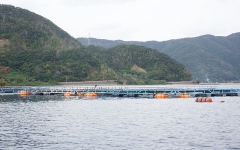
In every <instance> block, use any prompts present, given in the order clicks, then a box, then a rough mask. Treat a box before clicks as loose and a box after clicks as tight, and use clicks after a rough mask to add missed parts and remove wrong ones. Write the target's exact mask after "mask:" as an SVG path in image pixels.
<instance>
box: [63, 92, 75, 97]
mask: <svg viewBox="0 0 240 150" xmlns="http://www.w3.org/2000/svg"><path fill="white" fill-rule="evenodd" d="M64 96H73V94H72V93H70V92H66V93H64Z"/></svg>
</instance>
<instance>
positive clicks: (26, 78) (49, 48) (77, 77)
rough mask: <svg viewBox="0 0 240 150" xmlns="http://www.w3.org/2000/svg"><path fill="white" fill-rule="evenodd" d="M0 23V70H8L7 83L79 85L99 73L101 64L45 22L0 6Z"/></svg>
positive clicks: (76, 42)
mask: <svg viewBox="0 0 240 150" xmlns="http://www.w3.org/2000/svg"><path fill="white" fill-rule="evenodd" d="M0 20H1V22H0V66H3V67H7V68H8V70H7V72H8V74H7V75H6V77H5V80H6V81H7V82H8V83H12V84H13V85H18V84H20V83H24V82H25V83H26V82H28V83H29V84H32V83H35V82H53V81H66V80H68V81H82V80H88V79H89V78H91V75H93V74H94V73H96V72H98V71H99V66H100V65H101V62H100V61H99V60H98V59H95V58H94V56H93V55H92V54H91V53H89V52H87V50H86V47H84V46H82V45H81V44H80V43H79V42H78V41H77V40H76V39H74V38H73V37H71V36H70V35H69V34H68V33H66V32H65V31H63V30H62V29H60V28H59V27H57V26H56V25H55V24H53V23H52V22H51V21H49V20H48V19H46V18H44V17H42V16H39V15H37V14H35V13H32V12H30V11H28V10H25V9H21V8H17V7H14V6H10V5H0ZM0 71H1V70H0ZM5 72H6V71H5ZM5 74H6V73H5ZM0 78H3V76H0Z"/></svg>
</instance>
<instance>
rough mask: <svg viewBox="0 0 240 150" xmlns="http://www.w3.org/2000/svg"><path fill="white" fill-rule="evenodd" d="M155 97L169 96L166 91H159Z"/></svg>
mask: <svg viewBox="0 0 240 150" xmlns="http://www.w3.org/2000/svg"><path fill="white" fill-rule="evenodd" d="M154 97H155V98H167V97H168V94H166V93H157V94H156V95H155V96H154Z"/></svg>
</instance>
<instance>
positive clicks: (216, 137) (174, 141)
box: [0, 95, 240, 150]
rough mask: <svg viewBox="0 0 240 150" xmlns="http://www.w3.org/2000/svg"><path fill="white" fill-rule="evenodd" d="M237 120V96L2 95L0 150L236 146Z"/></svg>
mask: <svg viewBox="0 0 240 150" xmlns="http://www.w3.org/2000/svg"><path fill="white" fill-rule="evenodd" d="M220 101H225V102H224V103H220ZM239 125H240V97H214V98H213V102H212V103H196V102H195V98H188V99H174V98H172V99H165V100H162V99H148V98H119V97H115V98H114V97H97V98H86V97H63V96H36V95H31V96H26V97H21V96H19V95H0V149H17V148H19V149H111V150H112V149H240V134H239V131H240V126H239Z"/></svg>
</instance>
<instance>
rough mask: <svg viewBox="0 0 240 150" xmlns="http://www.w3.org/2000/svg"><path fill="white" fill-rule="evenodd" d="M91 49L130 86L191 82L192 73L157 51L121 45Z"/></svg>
mask: <svg viewBox="0 0 240 150" xmlns="http://www.w3.org/2000/svg"><path fill="white" fill-rule="evenodd" d="M91 47H93V46H89V48H90V50H89V51H91V52H92V53H94V54H96V55H97V56H98V57H99V58H100V59H101V60H103V61H104V62H105V63H106V65H107V66H109V67H110V68H112V69H113V70H114V71H115V72H116V73H117V74H118V75H119V76H118V78H120V79H121V80H123V82H126V83H128V84H129V83H131V84H144V83H146V82H150V83H154V82H155V81H158V80H166V81H181V80H191V74H190V71H188V70H187V69H186V68H185V67H184V66H183V65H182V64H180V63H179V62H177V61H175V60H174V59H172V58H171V57H169V56H168V55H166V54H163V53H160V52H158V51H157V50H153V49H150V48H147V47H144V46H137V45H120V46H116V47H113V48H110V49H102V50H98V49H91ZM146 79H148V80H146ZM144 80H145V81H144ZM156 83H157V82H156Z"/></svg>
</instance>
